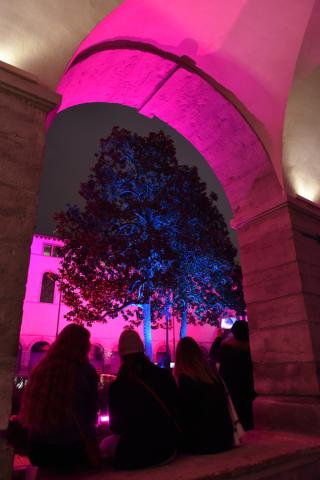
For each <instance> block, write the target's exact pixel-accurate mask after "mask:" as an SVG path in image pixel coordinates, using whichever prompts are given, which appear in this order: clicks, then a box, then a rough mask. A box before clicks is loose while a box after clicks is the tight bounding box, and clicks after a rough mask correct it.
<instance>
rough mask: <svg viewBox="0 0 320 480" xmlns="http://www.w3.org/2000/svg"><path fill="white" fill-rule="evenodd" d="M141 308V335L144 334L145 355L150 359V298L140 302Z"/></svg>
mask: <svg viewBox="0 0 320 480" xmlns="http://www.w3.org/2000/svg"><path fill="white" fill-rule="evenodd" d="M142 310H143V335H144V347H145V352H146V355H147V356H148V357H149V358H150V360H151V361H152V359H153V355H152V336H151V305H150V300H149V302H148V303H143V304H142Z"/></svg>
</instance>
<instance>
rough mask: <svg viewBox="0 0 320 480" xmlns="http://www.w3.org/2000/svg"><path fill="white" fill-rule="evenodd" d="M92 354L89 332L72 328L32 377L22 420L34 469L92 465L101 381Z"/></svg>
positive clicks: (63, 335)
mask: <svg viewBox="0 0 320 480" xmlns="http://www.w3.org/2000/svg"><path fill="white" fill-rule="evenodd" d="M89 349H90V333H89V331H88V330H87V329H85V328H84V327H81V326H80V325H75V324H71V325H68V326H67V327H65V328H64V329H63V330H62V331H61V333H60V334H59V336H58V338H57V339H56V341H55V342H54V343H53V344H52V345H51V347H50V348H49V350H48V352H47V353H46V355H45V357H44V358H43V359H42V360H41V362H40V363H39V364H38V365H37V366H36V367H35V368H34V369H33V371H32V373H31V377H30V380H29V382H28V384H27V386H26V389H25V391H24V395H23V399H22V406H21V411H20V415H19V417H20V421H21V422H22V424H23V425H24V426H26V427H27V429H28V432H29V434H28V454H29V458H30V461H31V463H32V464H33V465H38V466H55V467H67V466H76V465H85V464H89V463H90V461H89V459H88V457H87V448H86V446H87V445H88V444H89V443H90V444H91V445H92V446H94V445H95V423H96V416H97V391H98V390H97V388H98V378H97V374H96V371H95V369H94V368H93V367H92V366H91V365H90V363H89V360H88V352H89ZM97 451H98V450H97ZM90 460H91V459H90Z"/></svg>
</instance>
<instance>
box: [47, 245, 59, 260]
mask: <svg viewBox="0 0 320 480" xmlns="http://www.w3.org/2000/svg"><path fill="white" fill-rule="evenodd" d="M43 255H45V256H46V257H61V247H59V246H58V245H49V244H45V245H43Z"/></svg>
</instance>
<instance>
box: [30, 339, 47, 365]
mask: <svg viewBox="0 0 320 480" xmlns="http://www.w3.org/2000/svg"><path fill="white" fill-rule="evenodd" d="M49 346H50V345H49V343H48V342H37V343H35V344H34V345H32V348H31V352H30V359H29V372H31V370H32V369H33V368H34V367H35V366H36V365H38V363H39V362H40V361H41V360H42V359H43V357H44V356H45V354H46V353H47V351H48V350H49Z"/></svg>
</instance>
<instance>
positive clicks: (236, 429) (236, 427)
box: [219, 376, 245, 447]
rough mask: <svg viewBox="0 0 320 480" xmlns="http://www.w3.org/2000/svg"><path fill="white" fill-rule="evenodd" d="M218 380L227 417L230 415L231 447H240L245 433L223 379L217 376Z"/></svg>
mask: <svg viewBox="0 0 320 480" xmlns="http://www.w3.org/2000/svg"><path fill="white" fill-rule="evenodd" d="M219 379H220V381H221V383H222V385H223V387H224V390H225V393H226V397H227V405H228V410H229V415H230V419H231V422H232V427H233V445H234V447H238V446H239V445H241V439H242V437H243V436H244V435H245V431H244V428H243V426H242V423H241V422H240V420H239V417H238V414H237V411H236V409H235V407H234V405H233V401H232V398H231V395H230V393H229V390H228V388H227V386H226V384H225V383H224V381H223V379H222V378H221V376H219Z"/></svg>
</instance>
